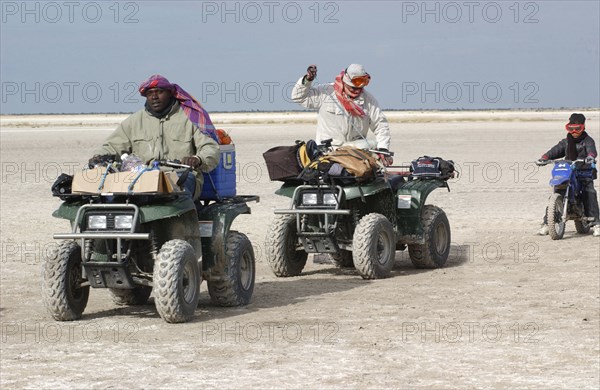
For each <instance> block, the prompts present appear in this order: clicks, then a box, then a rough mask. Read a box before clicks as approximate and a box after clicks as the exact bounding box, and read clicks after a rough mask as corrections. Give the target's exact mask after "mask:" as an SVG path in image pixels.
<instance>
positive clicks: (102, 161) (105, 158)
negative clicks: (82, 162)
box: [88, 154, 117, 168]
mask: <svg viewBox="0 0 600 390" xmlns="http://www.w3.org/2000/svg"><path fill="white" fill-rule="evenodd" d="M116 159H117V156H115V155H114V154H104V155H99V154H96V155H94V157H92V158H90V159H89V161H88V165H89V166H90V168H94V167H95V166H97V165H106V163H109V162H113V161H115V160H116Z"/></svg>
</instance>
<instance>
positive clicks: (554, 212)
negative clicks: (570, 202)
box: [546, 193, 566, 240]
mask: <svg viewBox="0 0 600 390" xmlns="http://www.w3.org/2000/svg"><path fill="white" fill-rule="evenodd" d="M563 206H564V203H563V196H562V195H561V194H558V193H554V194H552V196H551V197H550V201H549V203H548V211H547V214H546V218H547V220H548V234H549V235H550V238H551V239H553V240H560V239H561V238H563V236H564V234H565V225H566V221H563V208H564V207H563Z"/></svg>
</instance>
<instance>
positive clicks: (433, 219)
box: [408, 205, 451, 268]
mask: <svg viewBox="0 0 600 390" xmlns="http://www.w3.org/2000/svg"><path fill="white" fill-rule="evenodd" d="M421 218H422V223H423V234H424V237H423V238H424V241H425V243H424V244H419V245H414V244H413V245H409V246H408V255H409V256H410V260H411V261H412V263H413V265H414V266H415V267H417V268H440V267H443V266H444V264H446V260H448V255H449V254H450V243H451V234H450V223H449V222H448V217H446V213H444V210H442V209H441V208H439V207H437V206H432V205H425V207H423V212H422V214H421Z"/></svg>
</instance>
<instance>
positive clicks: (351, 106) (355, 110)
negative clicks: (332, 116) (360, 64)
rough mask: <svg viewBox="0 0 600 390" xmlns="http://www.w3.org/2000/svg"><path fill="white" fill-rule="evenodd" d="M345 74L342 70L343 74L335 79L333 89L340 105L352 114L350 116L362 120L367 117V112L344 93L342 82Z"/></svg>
mask: <svg viewBox="0 0 600 390" xmlns="http://www.w3.org/2000/svg"><path fill="white" fill-rule="evenodd" d="M344 73H345V72H344V71H343V70H342V73H340V74H339V75H338V76H337V77H336V78H335V83H333V89H334V90H335V96H337V98H338V100H339V101H340V103H342V106H344V109H345V110H346V111H348V113H350V115H352V116H357V117H359V118H362V117H364V116H365V115H366V114H365V112H364V111H363V109H362V108H360V107H359V106H358V105H357V104H356V103H354V101H352V99H350V98H349V97H348V96H346V94H345V93H344V84H343V81H342V79H343V77H344Z"/></svg>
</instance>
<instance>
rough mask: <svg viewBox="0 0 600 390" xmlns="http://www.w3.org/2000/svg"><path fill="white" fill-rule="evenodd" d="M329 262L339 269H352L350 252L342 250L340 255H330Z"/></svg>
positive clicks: (352, 263)
mask: <svg viewBox="0 0 600 390" xmlns="http://www.w3.org/2000/svg"><path fill="white" fill-rule="evenodd" d="M329 258H330V259H331V261H332V262H333V263H334V264H335V265H336V266H338V267H340V268H354V261H353V260H352V252H350V251H347V250H345V249H342V250H341V251H340V253H330V254H329Z"/></svg>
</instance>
